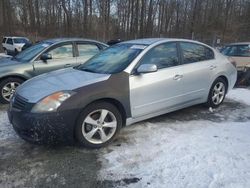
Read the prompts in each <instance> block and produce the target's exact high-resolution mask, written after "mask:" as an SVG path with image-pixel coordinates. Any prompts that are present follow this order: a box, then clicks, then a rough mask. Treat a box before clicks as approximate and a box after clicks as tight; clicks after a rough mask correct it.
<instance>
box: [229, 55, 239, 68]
mask: <svg viewBox="0 0 250 188" xmlns="http://www.w3.org/2000/svg"><path fill="white" fill-rule="evenodd" d="M228 60H229V61H230V63H232V65H233V66H234V67H235V68H236V66H237V64H236V61H234V59H233V58H231V57H228Z"/></svg>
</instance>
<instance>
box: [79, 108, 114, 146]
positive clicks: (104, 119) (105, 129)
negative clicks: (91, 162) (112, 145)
mask: <svg viewBox="0 0 250 188" xmlns="http://www.w3.org/2000/svg"><path fill="white" fill-rule="evenodd" d="M116 129H117V119H116V117H115V115H114V114H113V113H112V112H110V111H109V110H106V109H98V110H95V111H93V112H91V113H89V114H88V115H87V116H86V118H85V119H84V121H83V124H82V134H83V136H84V138H85V139H86V140H87V141H88V142H90V143H92V144H102V143H105V142H107V141H108V140H110V139H111V138H112V137H113V135H114V134H115V132H116Z"/></svg>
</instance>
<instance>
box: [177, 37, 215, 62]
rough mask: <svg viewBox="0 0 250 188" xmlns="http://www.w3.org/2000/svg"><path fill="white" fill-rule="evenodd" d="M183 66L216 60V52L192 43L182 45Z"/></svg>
mask: <svg viewBox="0 0 250 188" xmlns="http://www.w3.org/2000/svg"><path fill="white" fill-rule="evenodd" d="M180 47H181V51H182V55H183V64H188V63H195V62H200V61H206V60H211V59H214V52H213V50H211V49H210V48H208V47H206V46H203V45H200V44H196V43H191V42H181V43H180Z"/></svg>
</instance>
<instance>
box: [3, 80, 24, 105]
mask: <svg viewBox="0 0 250 188" xmlns="http://www.w3.org/2000/svg"><path fill="white" fill-rule="evenodd" d="M22 83H23V80H22V79H20V78H7V79H4V80H2V81H1V82H0V90H1V95H0V103H2V104H7V103H9V102H10V99H11V97H12V95H13V94H14V93H15V91H16V88H17V87H18V86H20V85H21V84H22Z"/></svg>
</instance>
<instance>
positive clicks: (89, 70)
mask: <svg viewBox="0 0 250 188" xmlns="http://www.w3.org/2000/svg"><path fill="white" fill-rule="evenodd" d="M76 68H77V69H78V70H81V71H86V72H92V73H96V72H95V71H93V70H91V69H88V68H82V69H81V68H78V67H76Z"/></svg>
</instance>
